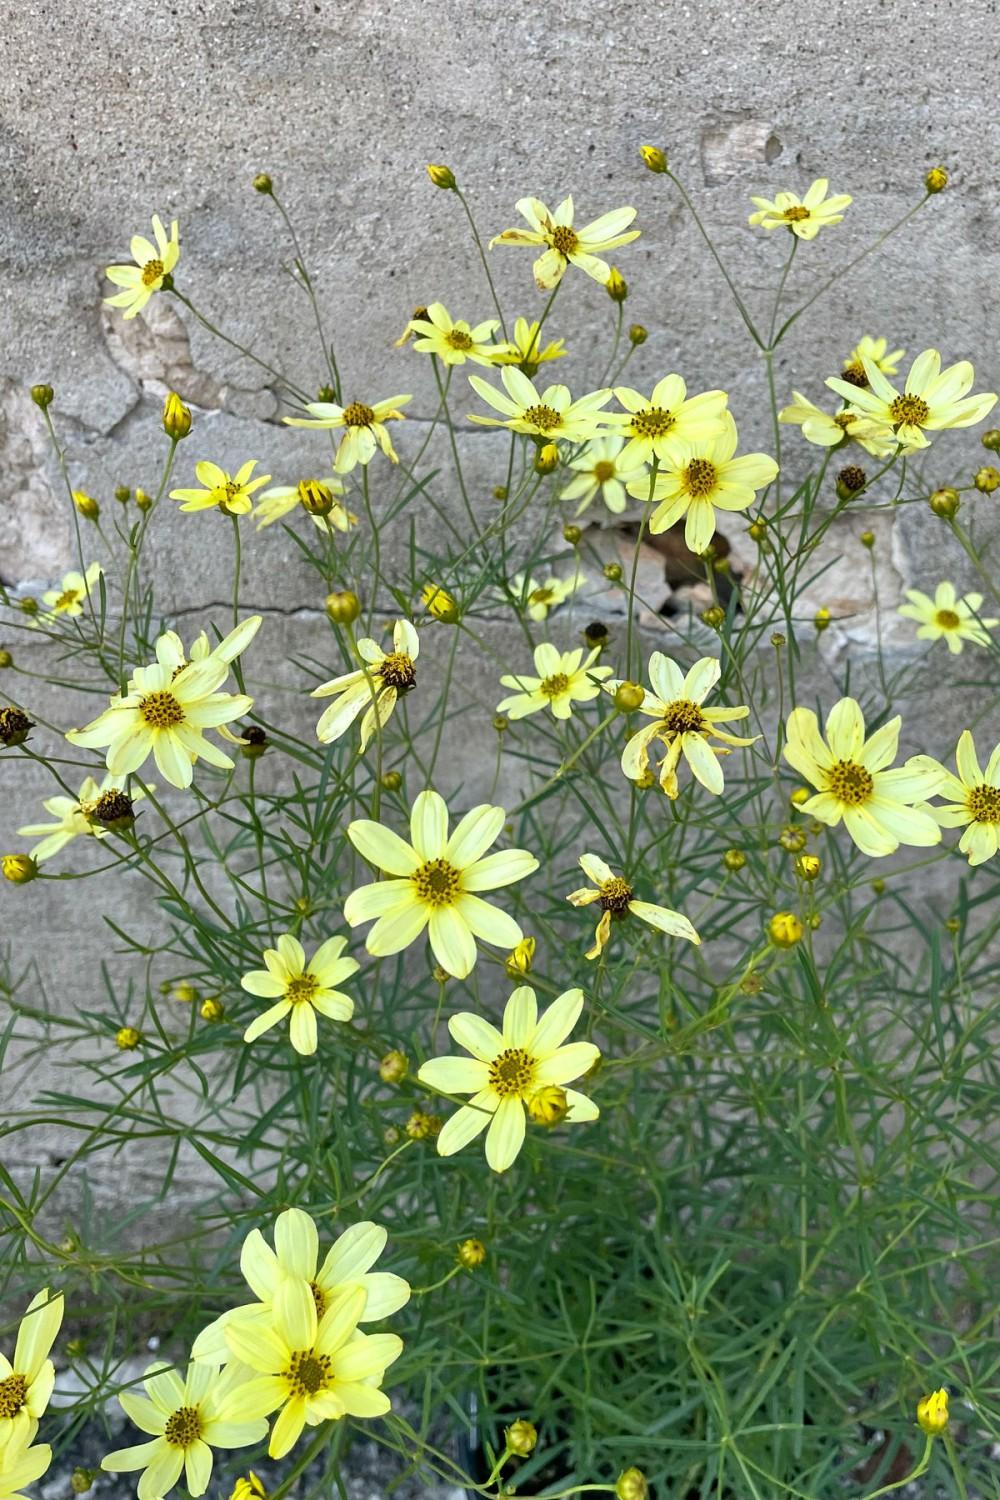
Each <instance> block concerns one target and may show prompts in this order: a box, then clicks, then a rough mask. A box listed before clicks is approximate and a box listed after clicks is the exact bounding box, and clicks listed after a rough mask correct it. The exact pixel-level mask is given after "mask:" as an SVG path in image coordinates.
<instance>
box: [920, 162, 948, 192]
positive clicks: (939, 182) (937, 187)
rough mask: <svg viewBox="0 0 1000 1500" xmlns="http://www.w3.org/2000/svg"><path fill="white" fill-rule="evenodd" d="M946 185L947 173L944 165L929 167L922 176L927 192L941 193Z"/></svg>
mask: <svg viewBox="0 0 1000 1500" xmlns="http://www.w3.org/2000/svg"><path fill="white" fill-rule="evenodd" d="M947 186H948V173H947V172H946V171H945V169H944V167H931V169H930V171H929V172H928V173H927V176H926V177H925V178H924V187H925V188H926V189H927V191H928V192H929V193H943V192H944V190H945V188H946V187H947Z"/></svg>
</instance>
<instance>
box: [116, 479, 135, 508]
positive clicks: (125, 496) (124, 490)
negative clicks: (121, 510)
mask: <svg viewBox="0 0 1000 1500" xmlns="http://www.w3.org/2000/svg"><path fill="white" fill-rule="evenodd" d="M131 498H132V491H131V490H130V489H129V487H128V485H127V484H118V485H116V486H115V499H116V500H117V501H118V504H119V505H127V504H128V503H129V501H130V500H131Z"/></svg>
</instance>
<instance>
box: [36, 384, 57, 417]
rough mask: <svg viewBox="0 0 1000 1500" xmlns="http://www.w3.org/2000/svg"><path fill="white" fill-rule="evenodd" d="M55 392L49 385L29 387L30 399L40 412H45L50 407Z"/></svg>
mask: <svg viewBox="0 0 1000 1500" xmlns="http://www.w3.org/2000/svg"><path fill="white" fill-rule="evenodd" d="M55 394H56V393H55V391H54V390H53V389H52V387H51V386H50V385H33V386H32V387H31V399H32V401H34V403H35V405H36V406H37V407H38V408H39V410H40V411H47V410H48V408H49V407H50V406H51V405H52V402H53V399H54V397H55Z"/></svg>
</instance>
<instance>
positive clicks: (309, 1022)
mask: <svg viewBox="0 0 1000 1500" xmlns="http://www.w3.org/2000/svg"><path fill="white" fill-rule="evenodd" d="M346 947H347V939H346V938H345V937H332V938H327V940H326V942H325V943H321V944H320V946H319V947H318V948H317V949H316V952H315V953H314V954H313V956H312V958H311V960H310V961H309V963H308V964H307V963H306V955H305V949H304V948H303V947H302V944H301V943H300V942H299V940H298V938H295V937H292V935H291V933H289V932H284V933H282V935H281V936H280V937H279V938H278V943H277V947H276V948H265V949H264V963H265V964H266V965H267V967H266V968H264V969H251V970H250V973H249V974H244V975H243V978H242V979H241V980H240V984H241V985H242V986H243V988H244V989H245V990H246V992H247V994H249V995H257V996H258V997H259V998H260V999H262V1000H273V1001H275V1004H274V1005H272V1006H270V1007H269V1009H268V1010H265V1011H264V1012H263V1014H262V1015H259V1016H258V1017H257V1019H256V1020H255V1021H251V1022H250V1025H249V1026H248V1027H247V1029H246V1031H244V1033H243V1040H244V1041H245V1042H255V1041H256V1040H257V1038H258V1037H259V1036H263V1034H264V1032H265V1031H270V1029H271V1027H272V1026H277V1024H278V1022H279V1021H283V1020H284V1019H285V1017H286V1016H288V1015H290V1016H291V1021H290V1022H289V1036H290V1040H291V1043H292V1046H293V1047H294V1048H295V1050H296V1052H298V1053H300V1054H301V1055H302V1056H303V1057H311V1056H312V1054H313V1053H314V1052H315V1051H316V1045H317V1041H318V1037H317V1031H316V1014H317V1012H319V1014H320V1015H321V1016H326V1017H327V1018H328V1019H329V1020H331V1021H349V1020H350V1019H351V1017H352V1016H353V1014H354V1001H353V1000H352V999H351V998H350V997H349V996H348V995H344V994H342V993H341V991H340V990H338V989H337V985H338V984H339V983H340V982H341V980H343V979H347V978H348V977H349V976H350V975H351V974H356V973H357V971H358V968H359V967H360V965H359V964H358V962H357V960H356V959H353V958H342V957H341V954H342V953H343V951H344V949H345V948H346Z"/></svg>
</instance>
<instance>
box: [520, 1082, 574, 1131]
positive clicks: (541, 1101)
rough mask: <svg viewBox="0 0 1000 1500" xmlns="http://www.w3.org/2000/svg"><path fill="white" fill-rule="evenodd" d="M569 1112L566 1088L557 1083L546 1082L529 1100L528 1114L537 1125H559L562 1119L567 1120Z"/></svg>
mask: <svg viewBox="0 0 1000 1500" xmlns="http://www.w3.org/2000/svg"><path fill="white" fill-rule="evenodd" d="M568 1113H569V1100H568V1099H567V1097H566V1090H565V1089H563V1088H560V1087H559V1085H558V1084H557V1083H549V1084H546V1085H545V1087H544V1088H540V1089H539V1090H538V1092H537V1093H535V1094H532V1096H531V1098H530V1099H529V1101H528V1114H529V1115H530V1116H531V1118H532V1120H533V1121H534V1122H535V1124H536V1125H545V1126H547V1127H549V1126H552V1125H558V1124H559V1122H560V1120H565V1118H566V1116H567V1114H568Z"/></svg>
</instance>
